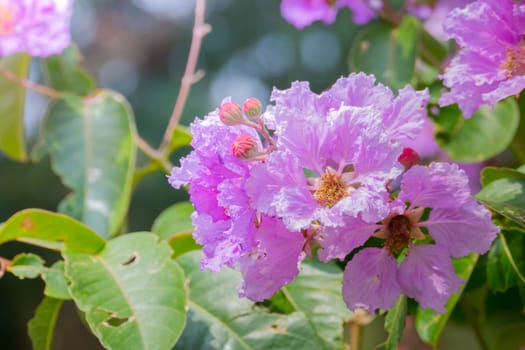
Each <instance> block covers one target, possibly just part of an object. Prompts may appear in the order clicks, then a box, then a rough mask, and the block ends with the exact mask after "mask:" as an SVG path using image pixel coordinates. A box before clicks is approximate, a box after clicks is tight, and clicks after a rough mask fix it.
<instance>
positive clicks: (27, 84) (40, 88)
mask: <svg viewBox="0 0 525 350" xmlns="http://www.w3.org/2000/svg"><path fill="white" fill-rule="evenodd" d="M0 76H2V77H4V78H6V79H7V80H11V81H13V82H15V83H17V84H19V85H21V86H22V87H24V88H26V89H30V90H33V91H36V92H38V93H39V94H42V95H44V96H47V97H50V98H53V99H58V98H60V97H62V94H61V93H60V92H58V91H56V90H54V89H52V88H50V87H47V86H44V85H40V84H37V83H33V82H32V81H30V80H27V79H23V78H20V77H19V76H17V75H16V74H15V73H13V72H11V71H8V70H5V69H3V68H0Z"/></svg>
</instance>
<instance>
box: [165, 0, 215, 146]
mask: <svg viewBox="0 0 525 350" xmlns="http://www.w3.org/2000/svg"><path fill="white" fill-rule="evenodd" d="M205 10H206V0H197V2H196V4H195V24H194V26H193V36H192V39H191V46H190V52H189V54H188V60H187V62H186V69H185V70H184V75H183V77H182V81H181V85H180V89H179V94H178V96H177V100H176V101H175V106H174V107H173V112H172V113H171V117H170V120H169V122H168V126H167V127H166V132H165V133H164V137H163V139H162V143H161V145H160V147H159V152H160V153H161V154H163V155H167V153H169V145H170V141H171V137H172V136H173V132H174V130H175V128H176V127H177V125H178V124H179V121H180V118H181V116H182V112H183V110H184V106H185V105H186V101H187V99H188V95H189V92H190V88H191V86H192V85H193V84H194V83H196V82H197V81H198V80H199V79H200V78H202V76H203V73H202V72H201V71H198V72H196V71H195V68H196V66H197V60H198V58H199V51H200V48H201V44H202V39H203V38H204V36H205V35H206V34H208V33H209V32H210V31H211V26H210V25H209V24H207V23H205V22H204V15H205V12H206V11H205Z"/></svg>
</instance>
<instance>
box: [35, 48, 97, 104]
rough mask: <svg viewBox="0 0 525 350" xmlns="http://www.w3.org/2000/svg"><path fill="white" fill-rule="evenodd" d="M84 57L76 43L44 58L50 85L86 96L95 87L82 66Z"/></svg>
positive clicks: (43, 61) (44, 66)
mask: <svg viewBox="0 0 525 350" xmlns="http://www.w3.org/2000/svg"><path fill="white" fill-rule="evenodd" d="M81 59H82V56H81V54H80V52H79V51H78V49H77V47H76V46H75V45H71V46H70V47H68V48H67V49H65V50H64V51H63V52H62V53H61V54H60V55H52V56H49V57H47V58H45V59H43V60H42V65H43V68H44V72H45V74H46V78H47V80H48V82H49V85H50V86H51V87H53V88H54V89H55V90H59V91H66V92H70V93H76V94H78V95H81V96H85V95H87V94H88V93H90V92H91V91H93V89H94V88H95V83H94V82H93V79H92V78H91V77H90V76H89V74H88V73H87V72H86V71H85V70H83V69H82V68H80V66H79V63H80V61H81Z"/></svg>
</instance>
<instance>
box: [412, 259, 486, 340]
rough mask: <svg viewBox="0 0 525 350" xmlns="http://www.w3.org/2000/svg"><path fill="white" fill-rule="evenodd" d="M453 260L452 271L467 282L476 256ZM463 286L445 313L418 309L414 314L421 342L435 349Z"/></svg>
mask: <svg viewBox="0 0 525 350" xmlns="http://www.w3.org/2000/svg"><path fill="white" fill-rule="evenodd" d="M453 260H454V271H456V274H457V275H458V276H459V277H461V278H463V279H464V280H465V281H468V279H469V277H470V275H471V274H472V271H473V270H474V266H476V262H477V261H478V255H477V254H475V253H472V254H470V255H467V256H465V257H463V258H459V259H453ZM464 288H465V285H463V286H462V287H461V292H460V294H452V296H451V297H450V299H449V300H448V302H447V305H446V310H447V311H446V312H445V313H443V314H438V313H436V312H434V310H432V309H431V308H427V309H424V310H423V309H421V308H419V307H418V309H417V313H416V330H417V333H418V334H419V336H420V338H421V340H423V341H424V342H427V343H430V344H432V346H433V347H434V348H436V347H437V344H438V341H439V337H440V336H441V333H442V332H443V329H444V328H445V325H446V323H447V321H448V319H449V318H450V315H451V314H452V310H454V307H455V306H456V303H457V302H458V300H459V297H460V296H461V293H462V292H463V289H464Z"/></svg>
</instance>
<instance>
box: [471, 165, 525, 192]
mask: <svg viewBox="0 0 525 350" xmlns="http://www.w3.org/2000/svg"><path fill="white" fill-rule="evenodd" d="M506 178H511V179H523V180H525V171H520V170H519V169H517V170H514V169H510V168H496V167H490V166H489V167H486V168H484V169H483V170H482V172H481V184H482V185H483V187H486V186H488V185H489V184H490V183H491V182H494V181H496V180H500V179H506Z"/></svg>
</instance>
